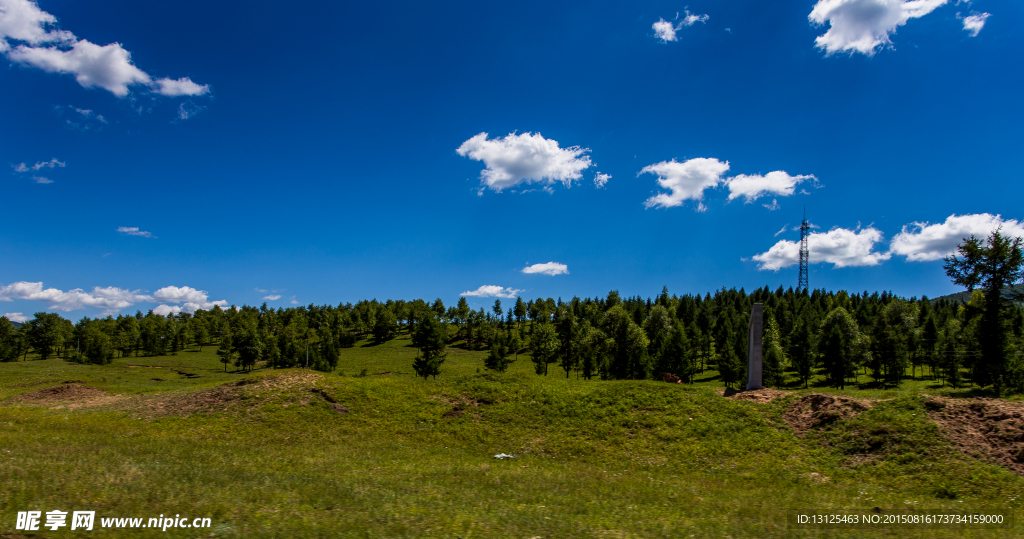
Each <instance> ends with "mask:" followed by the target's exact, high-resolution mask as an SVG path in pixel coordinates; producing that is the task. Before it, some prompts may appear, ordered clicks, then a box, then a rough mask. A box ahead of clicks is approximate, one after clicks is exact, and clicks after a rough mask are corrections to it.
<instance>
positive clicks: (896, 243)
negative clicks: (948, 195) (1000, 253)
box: [889, 213, 1024, 262]
mask: <svg viewBox="0 0 1024 539" xmlns="http://www.w3.org/2000/svg"><path fill="white" fill-rule="evenodd" d="M1000 227H1002V233H1003V234H1005V235H1007V236H1015V237H1024V223H1021V222H1019V221H1016V220H1013V219H1008V220H1004V219H1003V218H1001V217H1000V216H998V215H992V214H990V213H977V214H970V215H956V214H954V215H950V216H949V217H947V218H946V220H945V222H942V223H936V224H933V225H932V224H928V223H927V222H915V223H911V224H909V225H906V226H904V227H903V230H902V231H901V232H900V233H899V234H896V236H894V237H893V239H892V242H891V243H890V244H889V250H890V251H891V252H892V253H893V254H897V255H900V256H905V257H907V260H909V261H911V262H928V261H931V260H939V259H942V258H945V257H947V256H949V255H951V254H953V252H954V251H956V246H957V244H959V243H960V242H962V241H963V239H964V238H967V237H969V236H972V235H973V236H976V237H978V238H981V239H985V238H987V237H988V236H989V234H991V233H992V231H993V230H995V229H997V228H1000Z"/></svg>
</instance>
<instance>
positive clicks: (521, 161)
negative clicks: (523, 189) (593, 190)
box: [455, 133, 591, 192]
mask: <svg viewBox="0 0 1024 539" xmlns="http://www.w3.org/2000/svg"><path fill="white" fill-rule="evenodd" d="M455 151H456V152H457V153H458V154H459V155H461V156H463V157H469V158H470V159H473V160H475V161H483V163H484V165H485V166H486V167H485V168H484V170H483V171H482V172H481V173H480V180H481V183H483V184H484V186H486V187H490V188H491V189H493V190H495V191H499V192H500V191H501V190H502V189H505V188H507V187H513V186H515V185H518V184H520V183H524V182H525V183H533V182H540V183H546V184H551V183H553V182H556V181H560V182H562V183H563V184H564V185H565V186H566V187H570V186H571V185H572V182H573V180H579V179H580V178H582V177H583V175H582V174H581V172H582V171H583V170H586V169H587V168H588V167H590V164H591V163H590V157H589V156H587V155H585V154H586V153H587V152H589V151H590V150H589V149H587V148H581V147H579V146H570V147H568V148H561V147H559V145H558V141H556V140H551V139H546V138H544V137H543V136H541V134H540V133H532V134H531V133H523V134H521V135H517V134H515V133H510V134H509V135H508V136H506V137H503V138H495V139H492V140H488V139H487V133H480V134H478V135H476V136H474V137H473V138H471V139H469V140H467V141H465V142H463V143H462V145H461V146H459V147H458V149H456V150H455Z"/></svg>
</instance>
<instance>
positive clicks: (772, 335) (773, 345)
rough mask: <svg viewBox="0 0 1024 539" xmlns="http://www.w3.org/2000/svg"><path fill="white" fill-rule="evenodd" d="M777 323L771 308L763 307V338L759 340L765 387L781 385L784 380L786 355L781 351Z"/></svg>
mask: <svg viewBox="0 0 1024 539" xmlns="http://www.w3.org/2000/svg"><path fill="white" fill-rule="evenodd" d="M781 341H782V339H781V338H780V337H779V325H778V324H777V323H776V322H775V315H774V314H773V313H772V311H771V309H765V324H764V338H763V339H762V340H761V350H762V354H763V355H762V365H763V366H764V369H763V371H762V375H763V377H762V380H763V382H764V385H765V386H767V387H782V385H783V383H784V381H785V371H784V368H785V364H786V357H785V355H784V354H783V352H782V342H781Z"/></svg>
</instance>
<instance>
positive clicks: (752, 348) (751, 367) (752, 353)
mask: <svg viewBox="0 0 1024 539" xmlns="http://www.w3.org/2000/svg"><path fill="white" fill-rule="evenodd" d="M763 336H764V304H763V303H755V304H754V308H753V309H750V328H749V331H748V333H747V391H750V390H751V389H761V388H762V387H764V386H762V385H761V338H762V337H763Z"/></svg>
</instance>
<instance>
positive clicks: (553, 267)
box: [522, 262, 569, 275]
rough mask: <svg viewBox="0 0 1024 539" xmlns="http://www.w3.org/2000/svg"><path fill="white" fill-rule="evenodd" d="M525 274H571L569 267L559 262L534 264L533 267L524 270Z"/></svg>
mask: <svg viewBox="0 0 1024 539" xmlns="http://www.w3.org/2000/svg"><path fill="white" fill-rule="evenodd" d="M522 272H523V273H542V274H544V275H562V274H567V273H569V266H566V265H565V264H560V263H558V262H547V263H544V264H534V265H532V266H526V267H525V268H523V269H522Z"/></svg>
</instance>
